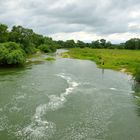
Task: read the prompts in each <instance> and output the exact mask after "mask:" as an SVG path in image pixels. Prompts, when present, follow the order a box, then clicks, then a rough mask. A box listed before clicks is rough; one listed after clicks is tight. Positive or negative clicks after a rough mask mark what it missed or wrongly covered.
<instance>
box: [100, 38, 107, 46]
mask: <svg viewBox="0 0 140 140" xmlns="http://www.w3.org/2000/svg"><path fill="white" fill-rule="evenodd" d="M100 45H101V47H102V48H105V47H106V40H105V39H100Z"/></svg>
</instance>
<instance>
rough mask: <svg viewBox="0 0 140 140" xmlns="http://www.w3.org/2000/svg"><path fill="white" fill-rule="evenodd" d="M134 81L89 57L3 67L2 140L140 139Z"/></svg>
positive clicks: (0, 77)
mask: <svg viewBox="0 0 140 140" xmlns="http://www.w3.org/2000/svg"><path fill="white" fill-rule="evenodd" d="M43 57H44V56H43ZM132 85H133V80H132V78H131V76H129V75H127V74H124V73H121V72H116V71H113V70H102V69H99V68H97V66H96V64H95V63H93V62H91V61H87V60H76V59H68V58H59V57H56V61H50V62H47V61H46V62H44V61H43V62H41V63H36V64H35V63H34V64H28V65H27V66H26V67H24V68H8V69H6V68H1V69H0V140H139V139H140V116H139V111H138V106H137V104H136V101H135V98H134V95H133V93H134V91H133V88H132Z"/></svg>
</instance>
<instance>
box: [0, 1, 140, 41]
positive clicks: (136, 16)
mask: <svg viewBox="0 0 140 140" xmlns="http://www.w3.org/2000/svg"><path fill="white" fill-rule="evenodd" d="M0 22H1V23H5V24H7V25H8V26H10V27H12V26H13V25H22V26H24V27H28V28H32V29H34V31H35V32H37V33H40V34H44V35H47V36H51V37H53V38H54V39H56V40H59V39H61V40H67V39H75V40H83V41H86V42H88V41H91V40H96V39H100V38H105V39H107V40H111V41H112V42H114V43H118V42H123V41H125V40H127V39H129V38H132V37H140V0H0Z"/></svg>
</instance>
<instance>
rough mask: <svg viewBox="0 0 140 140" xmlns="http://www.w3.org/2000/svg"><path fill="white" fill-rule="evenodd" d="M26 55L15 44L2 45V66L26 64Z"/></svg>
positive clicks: (0, 56)
mask: <svg viewBox="0 0 140 140" xmlns="http://www.w3.org/2000/svg"><path fill="white" fill-rule="evenodd" d="M25 60H26V58H25V53H24V51H23V50H22V49H21V48H20V45H18V44H16V43H14V42H7V43H2V44H0V65H19V64H24V63H25Z"/></svg>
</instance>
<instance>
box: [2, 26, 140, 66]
mask: <svg viewBox="0 0 140 140" xmlns="http://www.w3.org/2000/svg"><path fill="white" fill-rule="evenodd" d="M76 47H79V48H85V47H89V48H99V49H102V48H104V49H107V48H108V49H132V50H138V49H140V39H139V38H133V39H130V40H128V41H126V42H125V43H121V44H112V43H111V42H110V41H106V40H105V39H100V40H95V41H92V42H90V43H85V42H83V41H80V40H78V41H77V42H75V41H74V40H67V41H62V40H59V41H54V40H53V39H52V38H50V37H46V36H43V35H40V34H37V33H35V32H34V31H33V30H32V29H28V28H24V27H22V26H13V27H12V29H11V30H9V28H8V26H7V25H5V24H0V65H17V64H24V63H25V61H26V56H27V55H29V54H33V53H36V52H38V51H42V52H45V53H50V52H55V51H56V49H58V48H76Z"/></svg>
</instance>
